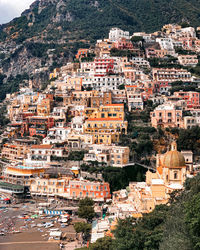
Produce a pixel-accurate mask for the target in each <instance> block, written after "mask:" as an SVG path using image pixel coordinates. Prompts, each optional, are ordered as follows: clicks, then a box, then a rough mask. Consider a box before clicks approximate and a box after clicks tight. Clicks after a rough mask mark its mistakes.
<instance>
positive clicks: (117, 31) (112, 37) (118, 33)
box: [109, 28, 130, 42]
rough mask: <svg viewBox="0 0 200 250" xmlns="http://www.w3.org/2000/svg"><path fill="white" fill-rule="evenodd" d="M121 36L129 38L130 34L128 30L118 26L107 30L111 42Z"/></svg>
mask: <svg viewBox="0 0 200 250" xmlns="http://www.w3.org/2000/svg"><path fill="white" fill-rule="evenodd" d="M121 38H125V39H130V35H129V32H128V31H123V30H121V29H119V28H112V29H111V30H110V32H109V40H110V41H111V42H117V41H119V40H120V39H121Z"/></svg>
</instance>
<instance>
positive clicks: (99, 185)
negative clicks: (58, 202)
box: [69, 179, 111, 201]
mask: <svg viewBox="0 0 200 250" xmlns="http://www.w3.org/2000/svg"><path fill="white" fill-rule="evenodd" d="M69 190H70V191H69V193H70V197H71V198H76V199H84V198H85V197H90V198H92V199H93V200H94V201H106V200H109V199H110V198H111V194H110V186H109V183H106V182H91V181H87V180H78V179H77V180H76V179H75V180H70V181H69Z"/></svg>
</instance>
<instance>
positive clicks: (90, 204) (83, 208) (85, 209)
mask: <svg viewBox="0 0 200 250" xmlns="http://www.w3.org/2000/svg"><path fill="white" fill-rule="evenodd" d="M78 216H79V217H80V218H83V219H86V220H87V222H91V221H92V219H93V218H94V216H95V212H94V201H93V200H92V199H91V198H88V197H86V198H85V199H82V200H80V202H79V208H78Z"/></svg>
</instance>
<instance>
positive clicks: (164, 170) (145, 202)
mask: <svg viewBox="0 0 200 250" xmlns="http://www.w3.org/2000/svg"><path fill="white" fill-rule="evenodd" d="M188 174H189V172H188V171H187V167H186V164H185V159H184V156H183V155H182V154H181V153H180V152H178V151H177V145H176V143H175V142H173V143H172V145H171V150H170V151H168V152H166V153H165V154H163V155H158V156H157V167H156V172H155V173H152V172H150V171H147V173H146V182H133V183H129V193H128V196H127V198H125V199H121V198H120V193H119V192H117V193H116V194H115V196H114V199H113V205H115V204H117V203H120V199H121V200H122V201H121V203H126V204H129V205H132V206H133V207H134V209H135V212H138V213H148V212H151V211H152V210H153V209H154V208H155V206H156V205H160V204H166V203H167V202H168V199H169V197H170V193H171V192H173V191H175V190H181V189H183V184H184V182H185V180H186V178H187V176H188Z"/></svg>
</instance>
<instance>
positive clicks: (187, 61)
mask: <svg viewBox="0 0 200 250" xmlns="http://www.w3.org/2000/svg"><path fill="white" fill-rule="evenodd" d="M178 61H179V63H180V64H181V65H183V66H188V67H195V66H196V65H197V63H198V58H197V55H179V56H178Z"/></svg>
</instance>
